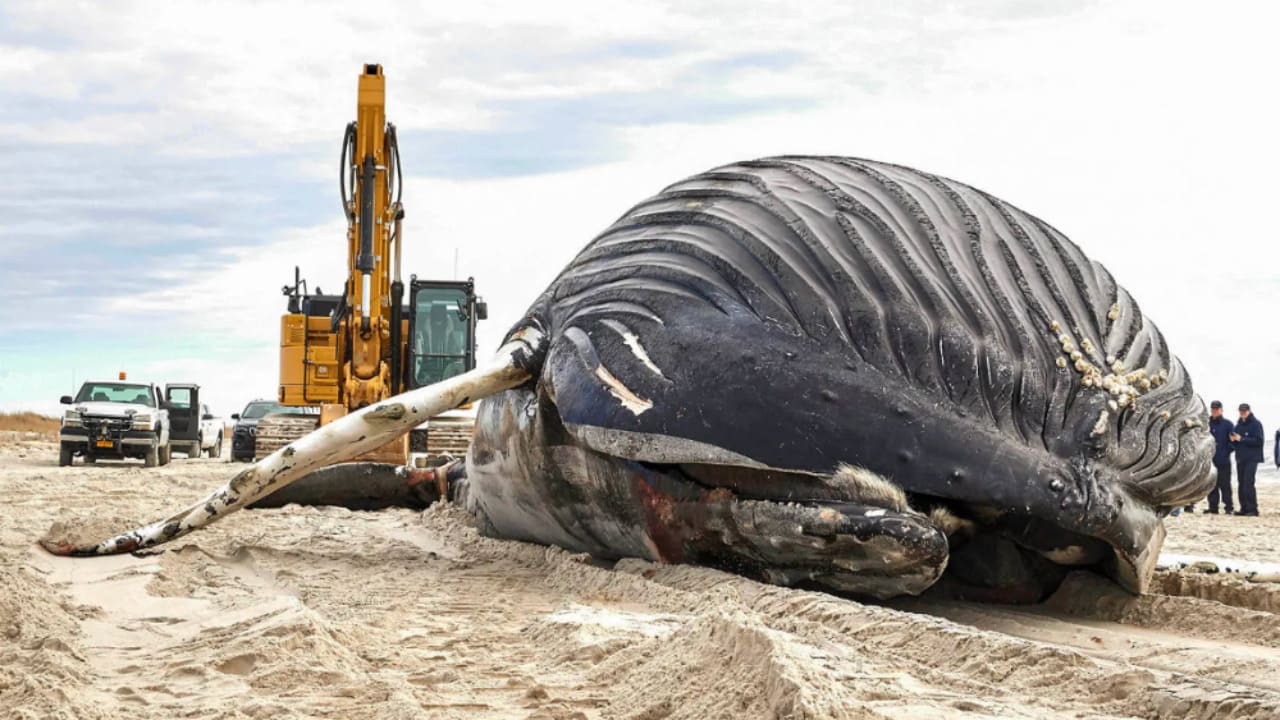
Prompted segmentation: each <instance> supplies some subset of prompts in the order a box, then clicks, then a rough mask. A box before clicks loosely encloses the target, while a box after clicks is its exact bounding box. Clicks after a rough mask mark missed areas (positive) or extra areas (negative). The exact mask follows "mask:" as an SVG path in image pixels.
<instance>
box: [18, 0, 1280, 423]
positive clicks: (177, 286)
mask: <svg viewBox="0 0 1280 720" xmlns="http://www.w3.org/2000/svg"><path fill="white" fill-rule="evenodd" d="M1277 16H1280V7H1276V6H1275V5H1274V4H1272V3H1265V2H1255V3H1242V2H1222V3H1212V4H1209V3H1193V2H1155V1H1152V2H1105V3H1104V2H1097V3H1089V2H1078V1H1077V2H1053V1H1050V0H975V1H972V2H965V1H961V0H956V1H953V2H943V1H941V0H906V1H904V2H895V3H884V2H864V1H851V0H844V1H843V2H830V3H823V2H809V3H804V4H799V5H798V4H796V3H794V2H772V1H768V0H765V1H756V2H750V3H743V2H727V1H722V0H684V1H682V2H672V3H666V2H627V3H612V2H584V3H567V2H542V3H514V2H510V3H491V2H475V1H472V2H467V3H431V4H421V5H420V4H417V3H369V2H361V3H350V2H348V3H329V4H327V3H318V2H308V3H306V4H305V5H304V4H303V3H300V2H297V3H295V2H276V3H258V2H224V3H218V4H217V5H216V7H214V6H212V5H211V4H205V3H193V2H183V1H171V2H163V3H161V2H151V3H133V2H113V3H88V2H86V3H44V2H29V3H28V2H23V1H21V0H0V153H2V154H3V157H5V159H6V160H7V162H6V163H5V171H4V172H3V173H0V305H2V306H3V308H4V312H3V318H4V319H3V320H0V410H17V409H34V410H39V411H43V412H48V413H56V412H58V411H59V407H58V405H57V398H58V397H59V396H60V395H62V394H66V393H70V392H72V391H73V390H74V387H75V385H76V384H77V383H78V382H80V381H82V380H84V379H86V378H89V377H97V378H104V377H107V378H109V377H113V376H114V375H115V373H116V372H118V371H120V370H124V371H127V372H129V374H130V376H131V377H132V378H137V379H149V380H154V381H156V382H159V383H164V382H178V381H195V382H198V383H200V384H201V385H202V386H204V388H205V398H206V400H208V401H209V402H210V404H211V405H212V406H213V409H214V410H215V411H216V412H218V413H219V414H221V415H224V416H226V415H230V414H231V413H232V412H236V411H238V410H239V409H240V408H241V407H242V406H243V405H244V403H245V402H246V401H248V400H250V399H253V398H255V397H272V396H273V395H274V394H275V390H276V384H277V374H278V353H277V345H278V341H279V338H278V324H279V316H280V315H281V313H283V312H284V309H285V308H284V298H283V297H282V296H281V295H280V288H281V286H282V285H284V284H285V283H286V282H288V281H290V280H291V278H292V275H293V267H294V266H295V265H299V266H301V269H302V273H303V275H304V277H306V278H308V280H309V283H310V285H311V287H312V288H314V287H315V286H316V285H319V286H321V287H322V288H324V289H326V290H327V291H330V292H332V291H336V290H337V289H338V288H339V287H340V286H341V283H342V279H343V276H344V274H345V267H346V257H345V222H344V220H343V217H342V211H341V208H340V205H339V200H338V188H337V182H336V179H337V178H336V175H337V167H336V166H337V164H338V153H339V145H340V141H341V138H342V131H343V128H344V126H345V125H346V123H347V122H349V121H350V120H352V119H354V112H355V88H356V79H357V76H358V74H359V72H360V68H361V65H362V63H365V62H378V63H381V64H382V65H383V66H384V71H385V74H386V77H387V95H388V99H387V111H388V117H389V119H390V120H391V121H392V122H394V123H395V124H396V126H397V128H398V130H399V137H400V145H401V156H402V160H403V166H404V171H405V174H406V178H405V189H404V203H405V206H406V218H405V227H404V234H405V253H404V266H405V268H406V273H409V272H413V273H416V274H417V275H418V276H419V277H423V278H445V279H448V278H452V277H455V260H456V277H459V278H465V277H468V276H473V277H475V278H476V285H477V289H478V291H479V293H480V294H481V295H482V296H483V297H484V298H485V299H486V300H487V301H488V305H489V313H490V314H489V320H487V321H486V322H484V323H482V328H481V331H480V352H481V353H482V354H483V353H486V352H492V351H493V350H494V349H495V348H496V346H497V343H498V341H499V340H500V339H501V336H502V335H503V334H504V333H505V332H506V330H507V329H508V328H509V327H510V326H511V325H512V324H513V323H514V322H515V321H516V320H517V319H518V318H520V317H521V316H522V314H523V312H524V310H525V309H526V307H527V306H528V305H529V303H530V302H531V301H532V300H533V299H534V297H536V295H537V294H538V293H539V292H540V291H541V290H542V289H543V288H544V287H545V286H546V285H547V284H548V283H549V282H550V281H551V279H552V278H553V277H554V276H555V275H556V273H557V272H558V271H559V270H560V268H561V267H563V266H564V264H565V263H567V262H568V261H569V259H570V258H572V256H573V255H574V254H575V253H576V252H577V251H578V250H579V249H580V248H581V247H582V246H583V245H585V244H586V243H587V242H588V241H589V240H590V239H591V238H592V237H594V236H595V235H596V234H597V233H599V232H600V231H601V230H603V229H604V228H605V227H607V226H608V225H609V223H610V222H612V221H613V220H614V219H615V218H617V217H618V216H619V215H621V214H622V213H623V212H625V211H626V210H627V209H628V208H629V207H631V206H632V205H633V204H635V203H636V202H638V201H639V200H641V199H643V198H645V197H647V196H649V195H651V194H653V193H654V192H657V191H658V190H660V189H661V188H662V187H664V186H665V185H668V184H670V183H672V182H675V181H676V180H679V179H681V178H683V177H685V176H688V175H690V174H693V173H696V172H700V171H703V170H706V169H709V168H712V167H715V166H717V165H721V164H725V163H729V162H733V161H737V160H743V159H750V158H755V157H761V156H766V155H775V154H781V153H816V154H835V155H852V156H859V157H866V158H873V159H878V160H885V161H890V162H895V163H901V164H906V165H911V166H914V167H917V168H919V169H922V170H925V171H929V172H935V173H938V174H942V175H946V176H948V177H951V178H954V179H957V180H960V181H962V182H966V183H969V184H971V185H975V186H977V187H979V188H981V189H983V190H986V191H988V192H991V193H993V194H995V195H997V196H999V197H1002V198H1004V199H1005V200H1008V201H1010V202H1012V203H1014V204H1015V205H1018V206H1019V207H1021V208H1023V209H1025V210H1027V211H1028V212H1031V213H1032V214H1034V215H1037V216H1039V217H1041V218H1043V219H1044V220H1046V221H1048V222H1049V223H1050V224H1052V225H1054V226H1055V227H1057V228H1058V229H1059V230H1061V231H1063V232H1064V233H1065V234H1066V235H1067V236H1069V237H1070V238H1072V239H1073V240H1074V241H1075V242H1076V243H1077V244H1079V245H1080V246H1081V247H1082V248H1083V249H1084V251H1085V252H1086V253H1087V254H1089V255H1090V256H1092V257H1094V258H1096V259H1098V260H1100V261H1102V262H1103V263H1104V264H1106V265H1107V266H1108V267H1109V268H1110V269H1111V271H1112V273H1113V274H1114V275H1115V277H1116V278H1117V279H1118V281H1119V282H1120V283H1121V284H1123V285H1125V286H1126V287H1127V288H1128V289H1129V290H1130V291H1131V292H1132V293H1133V295H1134V296H1135V297H1136V298H1137V300H1138V302H1139V304H1140V305H1141V307H1142V308H1143V310H1144V312H1145V313H1146V314H1148V315H1149V316H1151V317H1152V318H1154V319H1155V321H1156V322H1157V323H1158V324H1159V326H1160V327H1161V329H1162V330H1163V331H1164V333H1165V335H1166V337H1167V338H1168V340H1169V343H1170V346H1171V347H1172V348H1173V350H1174V352H1175V353H1176V354H1178V355H1179V356H1180V357H1181V358H1182V360H1183V362H1184V363H1185V364H1186V366H1187V367H1188V370H1189V371H1190V373H1191V376H1192V378H1193V381H1194V384H1195V387H1196V388H1197V390H1198V391H1199V392H1200V393H1201V395H1202V396H1203V397H1204V398H1205V400H1206V402H1207V401H1208V400H1210V399H1221V400H1222V401H1223V402H1224V403H1227V404H1228V406H1229V407H1234V406H1235V404H1237V403H1239V402H1241V401H1248V402H1251V403H1252V404H1253V406H1254V410H1255V412H1256V413H1257V415H1258V416H1259V417H1260V418H1261V419H1262V420H1263V422H1264V423H1267V421H1268V419H1269V418H1274V419H1275V422H1280V362H1278V361H1280V332H1277V331H1276V330H1275V328H1276V326H1277V317H1276V313H1277V311H1280V308H1278V307H1277V303H1276V300H1277V298H1280V248H1278V247H1277V246H1276V244H1275V243H1274V241H1273V239H1272V237H1271V232H1273V229H1272V228H1271V227H1270V223H1269V221H1267V220H1266V217H1267V213H1268V212H1269V211H1267V208H1268V207H1272V205H1273V204H1274V202H1275V200H1274V195H1275V191H1276V187H1277V180H1276V179H1275V176H1272V175H1271V172H1270V171H1271V168H1273V167H1277V165H1278V162H1277V161H1280V139H1278V136H1280V133H1278V132H1277V130H1276V128H1277V127H1280V122H1278V120H1280V118H1277V102H1276V92H1275V87H1276V85H1275V79H1274V71H1275V68H1277V67H1280V62H1278V61H1280V58H1278V57H1277V54H1280V50H1277V49H1276V48H1277V43H1276V42H1274V38H1273V35H1274V28H1275V27H1276V26H1277V23H1276V21H1277V19H1280V18H1278V17H1277ZM1272 424H1273V425H1274V423H1272Z"/></svg>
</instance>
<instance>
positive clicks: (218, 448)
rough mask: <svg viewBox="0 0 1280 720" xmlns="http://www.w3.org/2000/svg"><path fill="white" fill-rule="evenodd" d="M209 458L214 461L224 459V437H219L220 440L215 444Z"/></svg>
mask: <svg viewBox="0 0 1280 720" xmlns="http://www.w3.org/2000/svg"><path fill="white" fill-rule="evenodd" d="M209 457H211V458H213V459H214V460H218V459H221V458H222V435H221V434H219V435H218V439H217V440H215V441H214V443H213V449H212V450H210V451H209Z"/></svg>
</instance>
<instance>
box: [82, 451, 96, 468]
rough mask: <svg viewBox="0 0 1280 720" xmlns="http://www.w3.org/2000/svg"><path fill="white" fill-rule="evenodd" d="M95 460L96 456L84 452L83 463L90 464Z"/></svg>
mask: <svg viewBox="0 0 1280 720" xmlns="http://www.w3.org/2000/svg"><path fill="white" fill-rule="evenodd" d="M96 462H98V458H96V457H94V456H93V455H90V454H89V453H85V454H84V464H85V465H92V464H94V463H96Z"/></svg>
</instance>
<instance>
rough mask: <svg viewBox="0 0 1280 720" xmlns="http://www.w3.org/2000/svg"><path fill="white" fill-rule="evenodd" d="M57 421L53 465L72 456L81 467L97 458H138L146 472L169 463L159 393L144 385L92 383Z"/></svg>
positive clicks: (165, 421) (166, 415) (70, 401)
mask: <svg viewBox="0 0 1280 720" xmlns="http://www.w3.org/2000/svg"><path fill="white" fill-rule="evenodd" d="M62 404H63V405H69V406H71V407H69V408H68V409H67V410H66V412H65V413H64V414H63V416H62V428H61V430H60V432H59V448H58V464H59V465H64V466H65V465H70V464H71V459H72V458H73V457H75V456H77V455H79V456H81V457H83V458H84V461H85V462H86V463H93V462H96V461H97V459H98V458H111V459H115V460H120V459H124V458H141V459H142V461H143V462H144V463H145V464H146V466H147V467H155V466H156V465H167V464H168V463H169V430H170V422H169V411H168V410H167V409H166V408H165V404H164V396H163V395H161V393H160V388H159V387H157V386H155V385H152V384H149V383H137V382H125V381H124V380H119V381H97V380H92V381H89V382H86V383H85V384H84V385H81V386H80V391H79V392H77V393H76V396H75V397H74V398H72V397H71V396H70V395H63V396H62Z"/></svg>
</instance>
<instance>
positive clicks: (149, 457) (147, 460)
mask: <svg viewBox="0 0 1280 720" xmlns="http://www.w3.org/2000/svg"><path fill="white" fill-rule="evenodd" d="M142 464H143V465H144V466H146V467H155V466H156V465H159V464H160V448H155V447H149V448H147V451H146V452H145V453H144V454H143V455H142Z"/></svg>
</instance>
